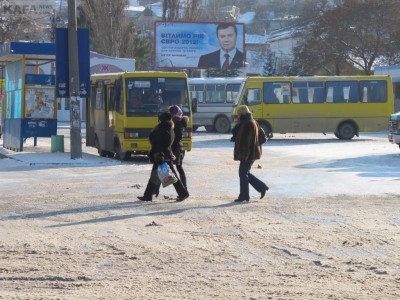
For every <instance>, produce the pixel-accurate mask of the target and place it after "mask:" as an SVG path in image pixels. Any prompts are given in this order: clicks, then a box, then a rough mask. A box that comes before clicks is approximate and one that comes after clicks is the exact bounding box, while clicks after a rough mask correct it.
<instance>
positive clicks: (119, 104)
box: [114, 79, 124, 114]
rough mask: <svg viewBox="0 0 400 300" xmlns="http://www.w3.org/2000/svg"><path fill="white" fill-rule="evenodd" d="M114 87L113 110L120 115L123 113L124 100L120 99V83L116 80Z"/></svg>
mask: <svg viewBox="0 0 400 300" xmlns="http://www.w3.org/2000/svg"><path fill="white" fill-rule="evenodd" d="M115 83H116V87H115V93H114V97H115V110H116V111H117V112H119V113H120V114H123V113H124V103H123V101H124V99H123V97H121V95H122V81H121V80H120V79H119V80H116V81H115Z"/></svg>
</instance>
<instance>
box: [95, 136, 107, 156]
mask: <svg viewBox="0 0 400 300" xmlns="http://www.w3.org/2000/svg"><path fill="white" fill-rule="evenodd" d="M94 146H95V147H96V148H97V153H99V155H100V156H102V157H106V156H107V151H104V150H101V149H100V143H99V139H98V138H97V136H96V138H95V140H94Z"/></svg>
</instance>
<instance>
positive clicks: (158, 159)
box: [153, 152, 165, 164]
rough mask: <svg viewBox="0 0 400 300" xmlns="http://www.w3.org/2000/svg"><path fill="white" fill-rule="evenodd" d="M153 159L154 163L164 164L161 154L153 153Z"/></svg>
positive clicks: (162, 154)
mask: <svg viewBox="0 0 400 300" xmlns="http://www.w3.org/2000/svg"><path fill="white" fill-rule="evenodd" d="M153 158H154V162H155V163H158V164H161V163H163V162H165V158H164V153H162V152H157V153H154V155H153Z"/></svg>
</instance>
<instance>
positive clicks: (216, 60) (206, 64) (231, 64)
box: [198, 23, 244, 69]
mask: <svg viewBox="0 0 400 300" xmlns="http://www.w3.org/2000/svg"><path fill="white" fill-rule="evenodd" d="M237 35H238V33H237V28H236V25H235V24H233V23H231V24H230V23H221V24H218V26H217V29H216V36H217V39H218V42H219V46H220V49H218V50H217V51H213V52H211V53H208V54H203V55H201V56H200V59H199V63H198V68H201V69H207V68H217V69H219V68H221V69H238V68H241V67H243V62H244V55H243V52H241V51H240V50H239V49H238V48H236V42H237Z"/></svg>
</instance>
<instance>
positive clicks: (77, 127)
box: [68, 0, 82, 159]
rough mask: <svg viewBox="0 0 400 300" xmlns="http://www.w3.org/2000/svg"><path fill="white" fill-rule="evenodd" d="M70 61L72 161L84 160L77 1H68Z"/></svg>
mask: <svg viewBox="0 0 400 300" xmlns="http://www.w3.org/2000/svg"><path fill="white" fill-rule="evenodd" d="M68 61H69V66H68V70H69V103H70V122H71V127H70V136H71V159H76V158H82V136H81V108H80V102H81V101H80V100H81V99H80V97H79V60H78V25H77V20H76V0H68Z"/></svg>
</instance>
